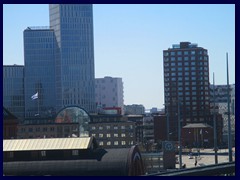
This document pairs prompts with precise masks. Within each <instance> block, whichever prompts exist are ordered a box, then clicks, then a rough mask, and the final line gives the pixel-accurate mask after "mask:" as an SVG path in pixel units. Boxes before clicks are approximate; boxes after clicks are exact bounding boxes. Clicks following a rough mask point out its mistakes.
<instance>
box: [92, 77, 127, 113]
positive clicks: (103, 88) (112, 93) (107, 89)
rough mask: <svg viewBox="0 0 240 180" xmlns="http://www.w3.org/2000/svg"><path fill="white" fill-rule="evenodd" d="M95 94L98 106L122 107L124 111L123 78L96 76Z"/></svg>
mask: <svg viewBox="0 0 240 180" xmlns="http://www.w3.org/2000/svg"><path fill="white" fill-rule="evenodd" d="M95 95H96V96H95V97H96V103H97V105H98V108H107V107H121V108H122V113H123V106H124V105H123V102H124V100H123V97H124V96H123V81H122V78H113V77H104V78H95Z"/></svg>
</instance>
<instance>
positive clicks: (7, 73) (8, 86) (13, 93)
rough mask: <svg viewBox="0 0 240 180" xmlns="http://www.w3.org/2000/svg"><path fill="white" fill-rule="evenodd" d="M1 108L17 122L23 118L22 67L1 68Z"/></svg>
mask: <svg viewBox="0 0 240 180" xmlns="http://www.w3.org/2000/svg"><path fill="white" fill-rule="evenodd" d="M3 106H4V107H5V108H6V109H8V110H9V111H10V112H11V113H13V114H14V115H15V116H16V117H17V118H18V119H19V120H23V118H24V66H22V65H12V66H10V65H6V66H5V65H4V66H3Z"/></svg>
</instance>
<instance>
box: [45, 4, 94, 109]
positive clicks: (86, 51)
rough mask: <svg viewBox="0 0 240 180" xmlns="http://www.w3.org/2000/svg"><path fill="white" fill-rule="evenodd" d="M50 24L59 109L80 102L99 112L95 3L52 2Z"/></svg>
mask: <svg viewBox="0 0 240 180" xmlns="http://www.w3.org/2000/svg"><path fill="white" fill-rule="evenodd" d="M49 11H50V28H51V29H53V30H54V33H55V36H56V40H57V46H58V51H57V53H56V55H55V62H56V64H55V67H56V105H57V109H58V110H59V109H60V108H62V107H64V106H69V105H78V106H80V107H82V108H84V109H85V110H87V111H88V112H95V108H96V103H95V74H94V42H93V41H94V40H93V11H92V5H87V4H50V5H49Z"/></svg>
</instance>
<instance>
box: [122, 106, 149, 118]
mask: <svg viewBox="0 0 240 180" xmlns="http://www.w3.org/2000/svg"><path fill="white" fill-rule="evenodd" d="M124 109H125V110H124V111H125V114H132V115H142V114H145V107H144V106H143V105H142V104H132V105H125V106H124Z"/></svg>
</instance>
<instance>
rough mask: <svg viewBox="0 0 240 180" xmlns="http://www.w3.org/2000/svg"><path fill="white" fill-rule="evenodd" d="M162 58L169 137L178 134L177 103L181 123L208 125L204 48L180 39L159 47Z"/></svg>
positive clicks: (205, 54) (206, 63) (207, 84)
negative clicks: (170, 46) (175, 42)
mask: <svg viewBox="0 0 240 180" xmlns="http://www.w3.org/2000/svg"><path fill="white" fill-rule="evenodd" d="M163 61H164V95H165V107H166V113H167V114H168V118H169V137H170V140H177V137H178V136H177V135H178V105H179V109H180V111H179V112H180V119H181V122H182V123H181V126H182V127H183V126H185V125H186V124H188V123H208V124H211V125H212V118H210V101H209V100H210V99H209V57H208V51H207V49H204V48H202V47H198V45H197V44H192V43H190V42H180V44H175V45H173V46H172V48H168V49H167V50H164V51H163ZM210 121H211V122H210Z"/></svg>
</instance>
